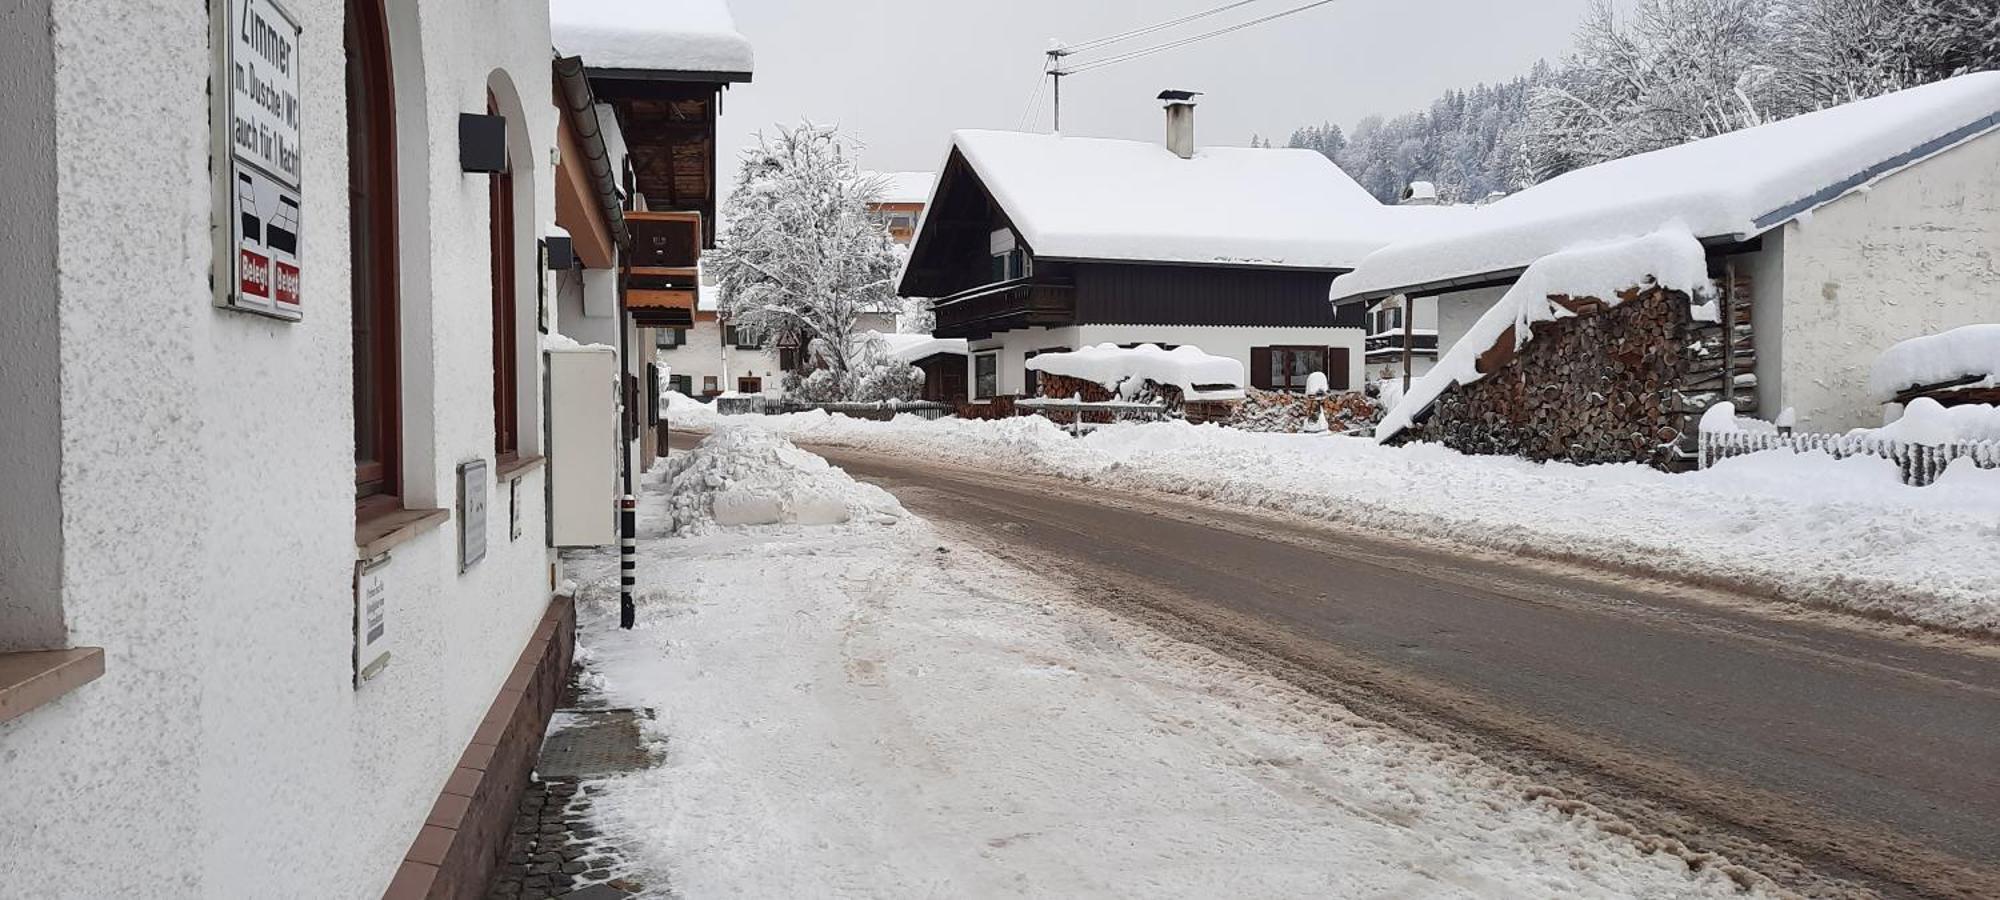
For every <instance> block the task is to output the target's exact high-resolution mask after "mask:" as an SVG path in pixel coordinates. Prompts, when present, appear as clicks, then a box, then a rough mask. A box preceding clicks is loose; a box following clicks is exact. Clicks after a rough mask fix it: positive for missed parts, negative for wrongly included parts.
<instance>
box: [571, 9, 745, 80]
mask: <svg viewBox="0 0 2000 900" xmlns="http://www.w3.org/2000/svg"><path fill="white" fill-rule="evenodd" d="M549 26H550V31H551V34H552V36H553V37H554V39H555V44H556V49H557V50H558V51H559V52H561V53H562V54H563V55H565V56H581V57H583V62H584V65H587V66H590V67H591V68H597V69H651V70H656V71H664V72H730V73H748V72H751V71H753V70H755V68H756V58H755V54H753V53H752V52H751V48H750V42H749V41H748V40H746V39H744V37H743V35H742V34H741V33H740V32H738V31H737V30H736V21H735V20H734V19H732V18H731V17H730V15H729V5H728V4H727V3H726V2H724V0H550V2H549Z"/></svg>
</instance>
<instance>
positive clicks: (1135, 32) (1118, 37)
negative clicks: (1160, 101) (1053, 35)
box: [1049, 0, 1262, 56]
mask: <svg viewBox="0 0 2000 900" xmlns="http://www.w3.org/2000/svg"><path fill="white" fill-rule="evenodd" d="M1260 2H1262V0H1237V2H1235V3H1230V4H1226V5H1223V6H1218V7H1216V8H1214V9H1210V10H1203V11H1202V12H1198V13H1190V14H1188V15H1185V16H1182V17H1180V18H1178V19H1175V20H1173V21H1171V22H1161V23H1159V24H1157V25H1148V26H1146V27H1144V28H1134V29H1132V30H1131V31H1126V32H1122V33H1119V34H1114V35H1111V36H1110V37H1101V38H1097V39H1096V40H1090V41H1084V42H1082V43H1080V44H1071V45H1069V46H1065V47H1057V48H1054V49H1052V50H1050V51H1049V52H1050V53H1051V54H1054V55H1056V56H1068V55H1070V54H1072V53H1083V52H1085V51H1088V50H1095V49H1097V48H1099V47H1102V46H1105V45H1106V44H1116V43H1118V42H1119V41H1128V40H1131V39H1132V38H1135V37H1144V36H1146V35H1149V34H1152V33H1153V32H1156V31H1165V30H1166V29H1169V28H1172V27H1174V26H1176V25H1186V24H1187V23H1189V22H1194V21H1197V20H1200V19H1206V18H1208V17H1209V16H1213V15H1216V14H1218V13H1225V12H1228V11H1230V10H1232V9H1236V8H1237V7H1241V6H1249V5H1250V4H1252V3H1260Z"/></svg>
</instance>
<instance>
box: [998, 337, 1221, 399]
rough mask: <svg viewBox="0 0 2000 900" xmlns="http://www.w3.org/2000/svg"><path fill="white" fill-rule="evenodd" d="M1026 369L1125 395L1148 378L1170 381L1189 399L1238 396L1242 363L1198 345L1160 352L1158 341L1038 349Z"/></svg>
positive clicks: (1157, 380)
mask: <svg viewBox="0 0 2000 900" xmlns="http://www.w3.org/2000/svg"><path fill="white" fill-rule="evenodd" d="M1027 368H1028V371H1031V372H1046V373H1048V374H1050V375H1061V376H1063V377H1066V378H1080V379H1082V380H1084V381H1094V382H1096V383H1098V384H1101V385H1104V386H1105V387H1107V388H1110V389H1112V390H1115V391H1119V392H1120V393H1123V394H1126V395H1130V394H1133V393H1135V392H1136V391H1137V390H1138V388H1140V387H1141V386H1143V385H1144V384H1145V383H1146V382H1147V381H1153V382H1157V383H1159V384H1171V385H1174V386H1175V387H1178V388H1180V389H1181V392H1182V396H1183V397H1184V398H1186V399H1189V400H1203V399H1225V398H1240V397H1242V396H1243V361H1242V360H1238V359H1232V358H1230V357H1226V356H1210V355H1209V354H1207V353H1204V352H1202V350H1201V348H1199V347H1187V346H1182V347H1175V348H1174V349H1172V350H1162V349H1160V347H1159V345H1157V344H1140V345H1139V346H1137V347H1120V346H1118V345H1117V344H1099V345H1097V346H1095V347H1085V348H1083V349H1082V350H1074V351H1070V352H1067V353H1043V354H1039V355H1037V356H1035V357H1034V358H1033V359H1030V360H1028V362H1027Z"/></svg>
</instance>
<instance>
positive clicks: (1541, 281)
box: [1375, 226, 1712, 440]
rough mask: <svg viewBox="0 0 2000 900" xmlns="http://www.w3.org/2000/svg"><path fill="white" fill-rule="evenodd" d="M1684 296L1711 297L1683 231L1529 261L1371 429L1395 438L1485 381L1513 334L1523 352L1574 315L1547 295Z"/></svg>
mask: <svg viewBox="0 0 2000 900" xmlns="http://www.w3.org/2000/svg"><path fill="white" fill-rule="evenodd" d="M1649 282H1650V283H1653V284H1657V285H1658V286H1660V287H1662V288H1665V289H1667V290H1676V291H1681V292H1683V293H1686V294H1687V295H1688V296H1690V297H1699V296H1705V295H1707V294H1709V293H1711V292H1712V289H1711V288H1710V285H1709V279H1708V262H1707V255H1706V253H1705V252H1704V251H1703V250H1702V246H1701V242H1700V241H1697V240H1695V238H1694V235H1692V234H1690V233H1689V232H1688V230H1687V229H1686V228H1684V227H1677V226H1676V227H1669V228H1666V229H1662V230H1660V231H1657V232H1654V233H1652V234H1649V235H1646V236H1645V237H1641V238H1634V239H1630V240H1623V241H1613V242H1610V243H1602V244H1586V245H1582V246H1578V247H1574V248H1572V249H1569V250H1564V251H1561V252H1558V253H1554V254H1551V255H1549V256H1546V257H1543V258H1542V259H1539V260H1537V261H1535V263H1534V264H1533V265H1531V266H1529V267H1528V270H1527V271H1526V272H1524V273H1522V275H1521V278H1520V280H1519V281H1517V282H1515V283H1514V286H1513V287H1512V288H1510V289H1509V290H1508V291H1507V294H1506V295H1505V296H1503V297H1501V298H1500V300H1499V301H1498V302H1496V303H1494V304H1493V306H1492V308H1490V309H1488V310H1487V311H1486V313H1485V314H1484V315H1482V316H1480V317H1479V320H1478V321H1476V322H1474V323H1473V324H1472V327H1471V328H1470V329H1468V330H1467V331H1466V333H1465V336H1464V337H1461V338H1459V340H1458V343H1456V344H1453V345H1452V347H1451V349H1450V350H1447V351H1445V354H1444V356H1443V357H1441V358H1440V359H1439V360H1438V362H1437V365H1436V366H1433V367H1432V368H1431V370H1430V371H1429V372H1427V373H1425V374H1424V376H1423V377H1422V378H1419V379H1417V380H1416V381H1415V382H1414V383H1412V384H1411V385H1410V389H1409V391H1408V392H1407V393H1406V394H1404V395H1403V397H1402V399H1401V400H1400V401H1398V402H1397V404H1396V406H1395V407H1394V408H1393V409H1390V410H1389V411H1388V413H1386V414H1385V415H1384V416H1383V417H1382V424H1381V425H1380V426H1379V427H1378V428H1377V429H1376V431H1375V434H1376V437H1377V439H1378V440H1387V439H1389V438H1391V437H1394V436H1395V435H1396V434H1397V433H1398V432H1401V431H1402V430H1403V429H1404V428H1407V427H1409V425H1410V423H1411V422H1412V421H1413V420H1415V419H1416V417H1417V416H1418V415H1419V414H1421V413H1422V412H1423V411H1424V410H1426V409H1429V408H1430V406H1431V404H1432V403H1434V402H1436V400H1437V398H1438V397H1440V396H1442V395H1443V394H1444V392H1445V391H1447V390H1450V389H1451V388H1452V386H1453V385H1461V384H1471V383H1473V382H1475V381H1478V380H1479V379H1480V378H1481V377H1483V375H1482V373H1481V372H1480V371H1479V357H1480V355H1482V354H1484V353H1485V352H1486V351H1488V350H1490V349H1492V348H1493V347H1494V346H1495V345H1496V344H1498V343H1499V342H1500V341H1501V340H1502V339H1503V338H1504V337H1505V336H1506V334H1507V331H1508V329H1513V332H1514V348H1515V349H1517V350H1518V349H1520V348H1521V347H1524V346H1527V343H1528V341H1529V340H1530V339H1531V338H1532V337H1533V336H1534V328H1535V324H1536V323H1538V322H1552V321H1555V320H1556V319H1561V318H1568V317H1570V316H1573V315H1575V314H1574V313H1572V312H1570V311H1569V310H1568V309H1566V308H1564V307H1563V306H1562V305H1561V304H1559V303H1556V302H1554V301H1553V300H1551V299H1549V298H1550V297H1552V296H1565V297H1594V298H1596V299H1598V300H1600V301H1603V302H1604V303H1605V304H1606V305H1608V306H1616V305H1618V303H1619V302H1620V301H1619V296H1618V292H1620V291H1624V290H1628V289H1630V288H1632V287H1634V286H1639V285H1645V284H1648V283H1649Z"/></svg>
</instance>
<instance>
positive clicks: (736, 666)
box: [570, 444, 1736, 898]
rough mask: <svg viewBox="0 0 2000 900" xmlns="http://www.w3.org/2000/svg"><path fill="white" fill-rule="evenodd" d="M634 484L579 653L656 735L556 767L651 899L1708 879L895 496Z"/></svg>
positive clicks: (1448, 887) (1474, 892)
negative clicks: (723, 526)
mask: <svg viewBox="0 0 2000 900" xmlns="http://www.w3.org/2000/svg"><path fill="white" fill-rule="evenodd" d="M739 446H743V447H746V449H754V448H755V445H738V444H727V445H716V446H712V447H710V448H708V451H707V452H708V454H709V455H711V456H716V455H722V454H725V453H730V452H735V450H733V449H731V448H736V447H739ZM756 452H757V453H761V452H762V451H761V450H759V451H756ZM730 465H733V464H730ZM756 465H762V464H761V463H758V464H756ZM809 469H810V467H788V468H786V469H785V470H784V471H788V472H804V471H808V470H809ZM807 487H809V485H805V484H801V485H799V486H798V488H799V489H801V490H803V489H805V488H807ZM662 488H663V485H662V484H661V483H660V482H659V481H658V480H657V479H649V483H648V485H647V487H646V496H645V497H644V499H643V501H642V504H641V508H640V529H641V537H642V540H641V544H640V547H641V550H640V560H639V565H638V577H639V585H638V588H637V591H636V600H637V603H638V627H637V628H636V629H634V630H630V631H624V630H620V629H618V628H616V627H615V625H614V624H613V623H615V621H616V616H615V615H614V611H615V608H616V602H617V595H618V575H619V570H618V557H617V555H616V554H615V553H611V552H607V551H595V552H591V553H587V554H581V555H575V556H572V557H570V568H571V571H572V573H573V574H574V575H575V577H577V578H578V579H579V581H580V582H581V583H582V585H583V587H582V590H581V593H580V594H579V616H578V620H579V623H580V625H579V627H580V629H581V633H580V634H579V636H578V642H579V644H580V645H582V646H583V648H584V650H583V651H582V652H581V654H580V655H582V656H583V657H584V658H586V659H588V660H589V661H590V665H591V667H592V672H591V674H590V676H589V677H590V679H591V681H592V683H593V684H594V685H595V686H596V687H597V688H598V689H599V690H600V692H601V693H602V695H603V699H604V700H606V701H607V702H609V703H610V704H611V705H613V706H619V707H633V708H645V709H648V710H651V711H653V712H654V715H653V716H650V717H648V718H647V719H645V720H643V721H644V723H645V724H644V726H643V727H645V728H646V729H647V730H648V734H647V736H648V737H649V738H651V739H652V740H653V741H655V742H656V744H657V745H658V746H660V747H661V748H662V750H663V756H664V759H663V762H662V764H661V765H660V766H659V767H657V768H653V769H648V770H644V771H640V772H635V773H630V774H626V775H620V776H612V777H609V778H606V779H602V780H597V781H593V782H591V783H589V784H587V785H585V792H586V793H587V795H588V796H589V797H590V798H591V801H592V808H591V812H590V814H591V816H592V818H593V820H594V821H593V824H594V825H596V826H597V828H598V830H599V831H600V832H602V833H604V834H607V835H612V836H615V837H616V838H617V840H618V841H619V843H620V845H621V847H623V848H624V849H625V852H626V853H627V854H629V857H628V858H629V859H630V861H631V862H632V863H634V864H635V865H637V866H638V867H639V868H641V869H642V870H644V872H645V873H646V875H647V876H648V877H646V878H645V880H646V881H649V882H652V883H659V884H669V883H670V884H671V885H672V887H673V893H674V895H675V896H686V897H745V898H765V897H993V896H1033V897H1114V896H1116V897H1126V896H1145V897H1162V898H1176V897H1188V898H1211V897H1224V896H1227V897H1244V898H1266V897H1268V898H1289V897H1306V896H1323V897H1357V896H1373V897H1384V896H1412V897H1413V896H1421V897H1443V898H1484V897H1537V898H1541V897H1551V898H1553V897H1605V898H1609V897H1646V898H1668V897H1674V898H1680V897H1704V896H1723V895H1730V894H1733V893H1735V892H1736V885H1735V884H1734V883H1733V882H1732V881H1730V880H1729V878H1728V877H1727V875H1726V874H1725V871H1724V870H1725V869H1726V868H1728V867H1726V866H1724V865H1721V864H1719V861H1717V860H1714V859H1706V860H1704V863H1705V865H1703V866H1702V867H1701V868H1700V869H1699V870H1696V869H1693V868H1691V867H1690V866H1689V864H1688V862H1687V861H1686V860H1685V859H1683V858H1682V857H1680V856H1676V855H1674V854H1672V853H1668V852H1663V851H1659V852H1647V851H1646V850H1645V849H1643V848H1642V846H1641V844H1640V843H1638V842H1635V841H1633V840H1630V839H1628V838H1626V837H1624V836H1621V835H1619V834H1617V833H1614V832H1616V831H1619V830H1621V826H1619V825H1617V824H1604V820H1603V819H1602V818H1600V817H1597V816H1594V815H1592V814H1588V813H1586V814H1575V815H1573V814H1569V813H1565V812H1563V811H1560V810H1558V809H1557V808H1555V806H1554V805H1553V804H1552V802H1551V801H1549V800H1547V799H1530V798H1531V797H1537V796H1539V795H1540V794H1541V792H1539V791H1537V790H1535V788H1534V785H1532V784H1531V783H1529V782H1526V781H1524V780H1523V779H1520V778H1517V777H1514V776H1511V775H1509V774H1507V773H1505V772H1502V771H1500V770H1498V769H1496V768H1494V767H1492V766H1489V765H1487V764H1485V763H1483V762H1481V761H1480V760H1478V759H1476V758H1473V757H1470V756H1467V755H1464V754H1461V753H1458V752H1455V751H1452V750H1449V749H1446V748H1443V747H1440V746H1437V745H1434V744H1429V743H1426V742H1423V741H1421V740H1418V739H1415V738H1413V737H1411V736H1409V735H1407V734H1404V733H1402V732H1399V731H1396V730H1394V729H1392V728H1388V727H1385V726H1383V725H1381V724H1378V723H1376V722H1373V721H1369V720H1366V719H1362V718H1360V717H1358V716H1355V715H1354V714H1353V713H1351V712H1349V711H1347V710H1345V709H1343V708H1341V707H1339V706H1335V705H1332V704H1330V703H1327V702H1325V701H1323V700H1321V699H1318V698H1316V697H1314V696H1312V695H1310V694H1307V693H1305V692H1302V691H1300V690H1298V689H1296V688H1294V687H1291V686H1290V685H1288V684H1286V683H1284V682H1282V681H1279V680H1276V679H1273V678H1271V677H1269V676H1267V675H1264V674H1262V673H1260V672H1259V671H1257V670H1255V669H1253V668H1251V667H1248V666H1246V665H1243V664H1241V663H1238V662H1236V661H1234V660H1231V659H1229V658H1227V657H1223V656H1220V655H1218V654H1216V653H1213V652H1210V651H1208V650H1206V649H1203V648H1200V647H1196V646H1193V645H1189V644H1185V643H1182V642H1179V641H1176V640H1173V639H1171V638H1168V637H1165V636H1163V635H1161V634H1159V633H1157V632H1154V631H1151V630H1149V629H1147V628H1144V627H1142V626H1139V625H1136V624H1133V623H1131V622H1129V621H1127V620H1124V619H1121V618H1118V617H1115V616H1112V615H1109V614H1106V613H1104V612H1102V611H1100V610H1098V609H1096V608H1095V607H1093V606H1090V605H1088V604H1084V603H1080V602H1078V601H1076V600H1074V599H1072V598H1071V597H1070V596H1068V594H1067V593H1066V591H1065V590H1064V589H1063V588H1062V587H1061V586H1059V585H1057V584H1055V583H1052V582H1050V581H1047V580H1044V579H1043V578H1041V577H1039V576H1038V575H1036V574H1034V573H1031V572H1028V571H1026V570H1023V569H1021V568H1018V567H1016V566H1015V565H1012V564H1009V563H1005V562H1002V561H1001V560H999V559H996V558H994V557H991V556H988V555H986V554H984V553H982V552H979V551H977V550H975V549H973V548H971V547H968V546H966V545H963V544H959V543H956V542H954V541H952V540H950V539H948V538H946V537H944V536H942V535H940V534H939V533H937V532H936V531H934V530H933V529H932V528H930V526H929V525H928V524H926V523H924V522H922V521H920V520H917V519H914V518H908V517H905V518H901V519H897V520H893V521H889V522H887V523H885V524H880V525H876V524H865V523H861V524H855V525H852V526H849V527H846V528H840V529H798V530H792V531H782V532H781V531H775V530H772V529H759V530H749V531H734V532H726V533H715V534H710V535H707V536H702V537H694V538H673V537H669V536H667V534H666V530H667V528H668V526H669V523H670V522H671V521H672V520H673V517H674V513H673V512H672V510H671V509H670V507H669V504H668V498H667V496H666V495H665V494H664V493H663V492H662Z"/></svg>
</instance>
